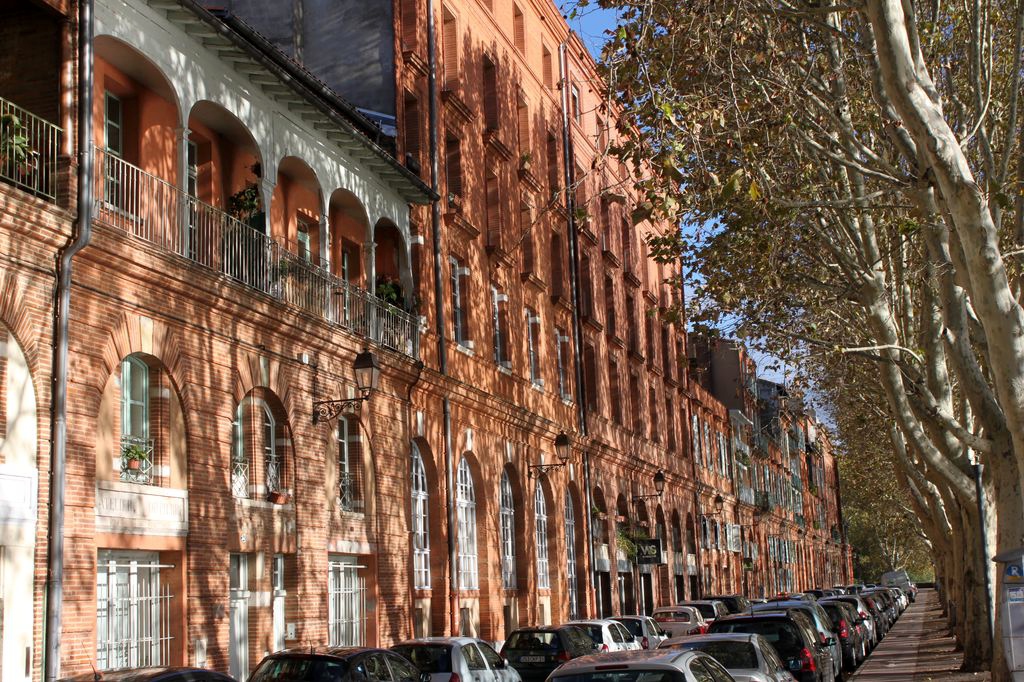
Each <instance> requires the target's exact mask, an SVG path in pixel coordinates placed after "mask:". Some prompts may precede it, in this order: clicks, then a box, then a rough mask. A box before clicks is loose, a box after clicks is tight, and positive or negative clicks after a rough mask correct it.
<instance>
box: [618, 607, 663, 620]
mask: <svg viewBox="0 0 1024 682" xmlns="http://www.w3.org/2000/svg"><path fill="white" fill-rule="evenodd" d="M658 608H666V607H664V606H659V607H658ZM667 608H671V607H667ZM657 610H658V609H655V611H657ZM645 618H650V616H642V615H639V614H636V613H633V614H630V615H628V616H612V617H611V618H609V619H608V620H644V619H645Z"/></svg>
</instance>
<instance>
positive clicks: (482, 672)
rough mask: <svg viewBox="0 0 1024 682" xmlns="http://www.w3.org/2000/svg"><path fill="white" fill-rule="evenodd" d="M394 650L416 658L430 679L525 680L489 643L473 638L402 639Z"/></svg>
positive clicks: (433, 681)
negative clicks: (456, 677)
mask: <svg viewBox="0 0 1024 682" xmlns="http://www.w3.org/2000/svg"><path fill="white" fill-rule="evenodd" d="M391 650H392V651H394V652H396V653H399V654H401V655H402V656H405V657H406V658H407V659H409V660H410V661H412V664H413V665H414V666H416V669H417V670H419V671H420V673H429V674H430V682H449V680H452V679H455V678H454V676H455V675H458V679H460V680H464V681H465V682H522V678H521V677H520V676H519V673H518V672H517V671H516V669H515V668H513V667H512V666H511V665H509V664H508V663H507V662H506V661H505V659H503V658H502V657H501V656H499V655H498V653H497V652H496V651H495V650H494V649H492V648H491V646H490V645H489V644H488V643H487V642H482V641H480V640H479V639H473V638H472V637H423V638H421V639H414V640H410V641H408V642H402V643H401V644H396V645H395V646H393V647H391Z"/></svg>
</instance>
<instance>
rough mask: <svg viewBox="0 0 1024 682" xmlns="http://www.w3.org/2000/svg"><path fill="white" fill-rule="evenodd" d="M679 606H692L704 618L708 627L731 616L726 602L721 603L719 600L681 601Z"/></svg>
mask: <svg viewBox="0 0 1024 682" xmlns="http://www.w3.org/2000/svg"><path fill="white" fill-rule="evenodd" d="M679 605H680V606H692V607H694V608H695V609H697V610H698V611H700V615H702V616H704V620H706V621H707V623H708V625H711V624H712V623H714V622H715V621H716V620H718V619H719V618H725V617H726V616H728V615H729V608H728V607H727V606H726V605H725V602H720V601H718V600H717V599H691V600H690V601H681V602H679Z"/></svg>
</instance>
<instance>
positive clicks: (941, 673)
mask: <svg viewBox="0 0 1024 682" xmlns="http://www.w3.org/2000/svg"><path fill="white" fill-rule="evenodd" d="M960 662H961V656H960V654H959V653H958V652H957V651H956V650H955V642H954V640H953V637H952V636H951V635H950V634H949V627H948V625H947V623H946V619H945V618H944V617H943V615H942V610H941V609H940V608H939V598H938V595H937V594H936V592H935V590H921V591H920V592H919V593H918V596H917V601H916V602H915V603H914V604H911V606H910V608H909V609H907V611H906V613H904V614H903V617H902V618H900V619H899V621H897V622H896V626H895V627H893V629H892V630H890V631H889V635H888V637H886V638H885V639H884V640H882V643H881V644H880V645H879V646H878V648H876V649H875V651H874V652H873V653H872V654H871V656H870V657H869V658H868V660H867V661H865V662H864V664H863V665H862V666H861V667H860V670H858V671H857V673H856V674H855V675H854V676H853V677H852V678H851V682H927V681H929V680H932V681H934V682H960V681H961V680H971V681H972V682H973V681H977V682H984V681H986V680H988V679H989V675H988V674H987V673H958V672H957V670H958V669H959V668H960Z"/></svg>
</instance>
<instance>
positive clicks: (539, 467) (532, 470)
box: [526, 462, 565, 478]
mask: <svg viewBox="0 0 1024 682" xmlns="http://www.w3.org/2000/svg"><path fill="white" fill-rule="evenodd" d="M564 466H565V464H562V463H561V462H559V463H557V464H527V465H526V468H527V469H529V471H528V472H527V474H526V476H527V478H539V477H541V476H545V475H546V474H547V473H548V472H549V471H553V470H554V469H561V468H562V467H564Z"/></svg>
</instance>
